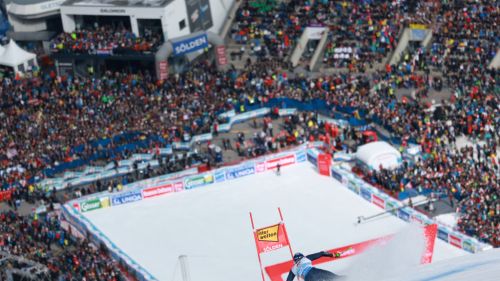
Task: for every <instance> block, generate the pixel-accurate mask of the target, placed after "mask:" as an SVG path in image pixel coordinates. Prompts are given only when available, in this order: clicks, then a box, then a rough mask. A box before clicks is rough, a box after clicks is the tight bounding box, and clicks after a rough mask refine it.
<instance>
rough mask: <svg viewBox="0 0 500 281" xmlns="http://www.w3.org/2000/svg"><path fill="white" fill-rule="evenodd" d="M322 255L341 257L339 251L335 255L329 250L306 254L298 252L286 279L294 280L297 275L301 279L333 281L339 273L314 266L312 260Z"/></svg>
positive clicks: (288, 280)
mask: <svg viewBox="0 0 500 281" xmlns="http://www.w3.org/2000/svg"><path fill="white" fill-rule="evenodd" d="M321 257H330V258H333V257H336V258H338V257H340V253H337V254H336V255H335V256H334V255H333V254H332V253H328V252H325V251H323V252H319V253H315V254H310V255H307V256H304V255H303V254H302V253H296V254H295V255H293V263H294V264H293V267H292V269H291V270H290V272H289V273H288V277H287V278H286V281H293V279H294V278H295V276H297V279H298V280H299V281H332V280H335V279H337V278H338V277H340V276H338V275H336V274H334V273H331V272H330V271H326V270H323V269H319V268H316V267H313V266H312V261H313V260H317V259H319V258H321Z"/></svg>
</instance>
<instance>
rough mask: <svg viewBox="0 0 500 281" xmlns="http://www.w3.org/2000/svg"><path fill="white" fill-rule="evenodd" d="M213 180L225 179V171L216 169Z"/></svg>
mask: <svg viewBox="0 0 500 281" xmlns="http://www.w3.org/2000/svg"><path fill="white" fill-rule="evenodd" d="M214 180H215V182H223V181H225V180H226V172H225V171H224V170H222V169H221V170H217V171H215V172H214Z"/></svg>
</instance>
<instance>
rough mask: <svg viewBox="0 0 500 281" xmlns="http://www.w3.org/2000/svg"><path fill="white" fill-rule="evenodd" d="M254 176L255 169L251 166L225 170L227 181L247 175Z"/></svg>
mask: <svg viewBox="0 0 500 281" xmlns="http://www.w3.org/2000/svg"><path fill="white" fill-rule="evenodd" d="M253 174H255V167H254V166H253V165H252V166H243V167H236V168H233V169H229V170H226V178H227V179H228V180H231V179H236V178H240V177H244V176H248V175H253Z"/></svg>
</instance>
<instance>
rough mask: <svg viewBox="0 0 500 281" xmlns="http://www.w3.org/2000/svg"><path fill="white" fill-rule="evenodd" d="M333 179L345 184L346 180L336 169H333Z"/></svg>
mask: <svg viewBox="0 0 500 281" xmlns="http://www.w3.org/2000/svg"><path fill="white" fill-rule="evenodd" d="M332 177H333V178H334V179H336V180H337V181H338V182H343V180H344V177H343V176H342V175H341V174H340V173H339V172H337V171H335V169H332Z"/></svg>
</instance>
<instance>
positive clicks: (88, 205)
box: [80, 198, 102, 212]
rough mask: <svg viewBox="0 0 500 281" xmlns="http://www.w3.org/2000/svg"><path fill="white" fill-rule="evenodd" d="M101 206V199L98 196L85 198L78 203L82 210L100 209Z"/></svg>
mask: <svg viewBox="0 0 500 281" xmlns="http://www.w3.org/2000/svg"><path fill="white" fill-rule="evenodd" d="M101 207H102V205H101V200H100V199H99V198H95V199H91V200H87V201H85V202H83V203H82V204H80V209H81V210H82V212H88V211H92V210H97V209H100V208H101Z"/></svg>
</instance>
